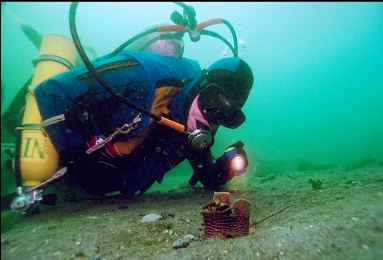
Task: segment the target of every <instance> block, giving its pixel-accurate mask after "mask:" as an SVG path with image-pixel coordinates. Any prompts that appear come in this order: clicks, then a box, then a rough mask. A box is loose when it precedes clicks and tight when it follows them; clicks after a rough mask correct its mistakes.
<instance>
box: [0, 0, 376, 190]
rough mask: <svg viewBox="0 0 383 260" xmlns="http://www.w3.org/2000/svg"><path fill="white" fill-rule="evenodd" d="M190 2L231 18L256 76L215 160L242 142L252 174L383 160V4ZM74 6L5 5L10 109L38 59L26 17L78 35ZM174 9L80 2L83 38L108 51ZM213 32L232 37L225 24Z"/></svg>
mask: <svg viewBox="0 0 383 260" xmlns="http://www.w3.org/2000/svg"><path fill="white" fill-rule="evenodd" d="M189 4H190V5H192V6H193V7H194V9H195V10H196V12H197V20H198V22H203V21H206V20H209V19H213V18H224V19H226V20H227V21H229V22H231V23H232V25H233V26H234V28H235V29H236V31H237V35H238V39H239V43H240V55H241V57H242V58H243V59H244V60H246V61H247V62H248V63H249V64H250V66H251V67H252V69H253V73H254V76H255V82H254V86H253V89H252V92H251V94H250V97H249V99H248V101H247V103H246V104H245V106H244V108H243V110H244V112H245V114H246V117H247V120H246V122H245V124H243V125H242V126H241V127H239V128H238V129H235V130H230V129H225V128H221V129H220V130H219V131H218V134H217V137H216V144H215V146H214V147H213V153H214V154H215V155H216V156H217V157H218V156H220V155H221V154H222V153H223V149H224V148H225V147H227V146H228V145H230V144H232V143H234V142H236V141H237V140H242V141H243V142H244V143H245V150H246V151H247V153H248V157H249V168H248V174H252V173H254V172H255V170H256V167H263V169H266V170H267V171H270V172H279V171H284V170H297V169H298V168H299V165H300V163H302V162H309V163H310V164H311V165H316V166H318V167H319V166H320V165H336V166H340V167H352V166H353V165H358V163H360V162H361V161H362V160H363V159H366V158H373V159H374V162H375V163H379V162H381V161H383V51H382V50H383V3H378V2H372V3H331V2H328V3H327V2H323V3H244V2H240V3H189ZM69 6H70V3H69V2H66V3H23V2H10V3H2V13H1V91H2V96H1V112H2V115H3V113H4V112H5V111H6V109H7V108H8V106H9V105H10V104H11V102H12V100H13V99H14V97H15V95H16V93H17V92H18V91H19V90H20V88H21V87H22V86H23V85H24V84H25V82H26V81H27V80H28V79H29V78H30V77H31V75H32V74H33V71H34V68H33V66H32V64H31V61H32V60H33V59H34V58H36V57H37V56H38V51H37V49H36V48H35V46H33V44H32V43H31V42H30V41H29V40H28V38H27V37H26V36H25V35H24V33H23V32H22V30H21V29H20V25H19V24H18V22H17V21H20V20H18V19H21V20H22V21H23V22H24V23H26V24H28V25H30V26H32V27H33V28H34V29H36V30H37V31H38V32H39V33H41V34H42V35H47V34H60V35H64V36H66V37H68V38H71V35H70V31H69V22H68V17H69ZM5 9H6V10H7V11H6V10H5ZM175 10H177V11H179V12H181V9H180V8H179V7H178V6H176V5H174V4H172V3H150V4H139V3H80V4H79V7H78V10H77V23H78V31H79V36H80V38H81V41H82V43H83V44H84V45H89V46H92V47H93V48H94V49H96V51H97V53H98V54H99V56H101V55H104V54H106V53H109V52H111V51H113V50H114V49H116V48H117V47H118V46H119V45H120V44H121V43H123V42H125V41H126V40H127V39H129V38H130V37H132V36H134V35H136V34H137V33H139V32H141V31H142V30H144V29H146V28H147V27H148V26H150V25H153V24H155V23H158V22H162V23H164V22H170V19H169V17H170V14H171V13H172V12H173V11H175ZM9 14H13V16H12V15H9ZM143 14H145V15H143ZM16 16H17V17H18V18H16ZM208 29H209V30H212V31H215V32H217V33H220V34H221V35H222V36H224V37H227V39H228V40H229V41H231V36H230V33H229V31H228V30H227V28H226V27H224V26H222V25H216V26H211V27H209V28H208ZM184 40H185V52H184V57H187V58H191V59H196V60H198V61H199V62H200V64H201V66H202V67H204V68H206V67H208V66H209V65H210V64H211V63H213V62H214V61H216V60H217V59H219V58H220V57H223V56H225V55H226V54H227V49H225V47H224V45H223V44H222V43H221V42H219V41H218V40H216V39H212V38H208V37H202V38H201V40H200V41H199V42H197V43H193V42H191V41H190V40H189V38H188V35H185V37H184ZM14 116H15V118H18V117H19V115H18V113H16V112H15V114H14ZM7 123H8V122H3V120H2V138H1V141H2V143H13V142H14V137H12V136H11V135H9V134H8V133H7V131H6V130H5V129H4V124H7ZM185 171H190V167H189V166H188V165H187V164H182V165H180V166H179V167H178V168H176V169H174V170H173V171H172V172H171V174H172V175H174V176H184V175H185ZM189 176H190V175H188V176H186V177H185V178H186V179H187V178H188V177H189ZM2 178H3V175H2ZM2 187H3V186H2Z"/></svg>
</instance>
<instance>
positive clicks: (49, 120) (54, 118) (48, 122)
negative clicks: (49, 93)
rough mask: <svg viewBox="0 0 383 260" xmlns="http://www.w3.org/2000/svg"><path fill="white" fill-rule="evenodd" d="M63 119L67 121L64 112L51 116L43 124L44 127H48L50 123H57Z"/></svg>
mask: <svg viewBox="0 0 383 260" xmlns="http://www.w3.org/2000/svg"><path fill="white" fill-rule="evenodd" d="M61 121H65V116H64V114H61V115H57V116H54V117H50V118H48V119H46V120H44V121H43V123H42V125H43V127H47V126H48V125H52V124H56V123H59V122H61Z"/></svg>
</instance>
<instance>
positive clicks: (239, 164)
mask: <svg viewBox="0 0 383 260" xmlns="http://www.w3.org/2000/svg"><path fill="white" fill-rule="evenodd" d="M225 156H226V158H227V159H228V160H229V166H230V172H231V173H232V174H233V175H234V176H240V175H242V174H243V173H244V172H245V169H246V166H247V160H246V158H245V157H244V156H243V155H242V154H240V153H238V150H237V148H236V147H229V148H227V149H226V150H225Z"/></svg>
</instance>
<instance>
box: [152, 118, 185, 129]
mask: <svg viewBox="0 0 383 260" xmlns="http://www.w3.org/2000/svg"><path fill="white" fill-rule="evenodd" d="M158 123H160V124H162V125H166V126H168V127H170V128H172V129H174V130H176V131H177V132H180V133H183V132H184V131H185V126H183V125H181V124H180V123H177V122H174V121H172V120H170V119H168V118H166V117H161V119H160V120H159V121H158Z"/></svg>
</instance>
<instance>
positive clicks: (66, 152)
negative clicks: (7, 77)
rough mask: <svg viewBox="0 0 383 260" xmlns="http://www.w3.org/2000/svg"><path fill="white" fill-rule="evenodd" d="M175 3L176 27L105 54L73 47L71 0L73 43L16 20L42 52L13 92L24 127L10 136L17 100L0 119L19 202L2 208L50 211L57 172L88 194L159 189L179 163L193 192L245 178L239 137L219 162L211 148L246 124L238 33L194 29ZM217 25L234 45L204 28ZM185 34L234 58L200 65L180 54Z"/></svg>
mask: <svg viewBox="0 0 383 260" xmlns="http://www.w3.org/2000/svg"><path fill="white" fill-rule="evenodd" d="M175 3H176V4H177V5H179V6H181V7H182V8H183V15H181V14H180V13H178V12H176V11H175V12H173V13H172V15H171V17H170V18H171V20H172V21H173V22H174V25H168V24H165V25H159V26H154V27H152V28H148V29H147V30H145V31H143V32H142V33H140V34H138V35H136V36H134V37H132V38H130V39H129V40H128V41H127V42H125V43H123V44H122V45H120V46H119V47H118V48H117V49H116V50H114V51H113V52H112V53H110V54H107V55H104V56H102V57H97V54H96V53H95V51H94V50H93V48H91V47H89V46H82V45H81V43H80V41H79V37H78V34H77V30H76V22H75V14H76V8H77V5H78V2H73V3H72V4H71V8H70V19H69V22H70V29H71V34H72V38H73V42H72V41H70V40H69V39H67V38H65V37H62V36H60V35H47V36H45V37H43V38H42V36H41V35H40V34H39V33H37V31H36V30H34V29H33V28H30V27H29V26H26V25H24V24H22V28H23V32H24V33H25V34H26V35H27V36H28V38H29V39H30V40H31V41H32V40H33V41H32V42H33V43H34V44H35V45H36V47H39V48H40V55H39V57H38V58H36V59H34V60H33V65H34V66H35V73H34V75H33V77H32V78H31V80H29V81H28V82H27V84H25V86H24V87H23V90H21V91H20V93H22V92H24V93H25V91H26V90H25V89H26V88H27V89H28V93H27V95H26V106H25V108H24V109H23V110H22V114H23V115H22V120H21V123H18V124H19V125H20V124H21V125H20V126H18V127H16V129H15V130H16V131H14V130H13V131H12V129H13V128H12V127H11V126H12V125H14V123H13V121H12V122H11V121H10V120H9V118H10V116H9V115H11V114H13V113H11V112H12V111H16V110H17V108H20V107H21V106H22V105H23V103H22V102H18V101H17V100H18V98H16V99H15V100H14V102H12V104H11V106H10V108H9V109H8V110H9V111H7V112H6V113H4V115H3V118H2V119H7V120H5V121H7V122H8V123H12V124H9V127H8V128H9V130H10V131H9V132H10V133H11V134H12V135H16V140H17V142H16V149H15V159H14V160H13V161H12V165H11V166H12V168H14V169H13V171H14V173H15V181H16V195H17V197H14V196H15V194H9V195H7V196H6V197H4V198H3V197H2V204H3V201H8V200H9V199H11V200H12V202H11V209H12V210H13V211H14V212H20V213H25V212H26V211H27V210H28V209H29V208H30V206H31V205H36V202H40V203H41V204H44V205H54V204H55V202H56V200H57V196H56V195H55V194H43V192H44V190H43V187H46V185H47V184H48V183H52V182H53V181H55V180H56V179H58V178H60V177H62V176H63V175H64V174H66V176H68V175H69V176H70V177H71V178H74V179H75V180H76V181H77V182H78V183H79V184H80V185H81V186H82V188H83V189H84V190H85V191H87V192H89V193H92V194H95V195H105V194H107V193H111V192H116V191H120V192H121V193H123V194H128V195H133V194H135V193H136V192H138V191H139V192H140V194H142V193H144V192H145V191H146V190H147V189H149V187H150V186H151V185H152V184H153V183H154V182H156V181H157V182H159V183H161V181H162V179H163V177H164V175H165V174H166V173H167V172H168V171H170V170H171V169H172V168H174V167H176V166H177V165H178V164H179V163H181V162H182V161H184V160H185V159H187V160H188V161H189V163H190V165H191V167H192V169H193V173H192V174H190V175H191V178H190V180H189V184H190V185H191V186H195V185H196V184H197V182H200V183H202V184H203V185H204V186H205V187H208V188H217V187H219V186H221V185H224V184H226V183H227V182H229V181H230V180H231V179H233V178H234V177H235V176H239V175H241V174H243V173H244V172H245V169H246V167H247V165H248V161H247V157H246V152H245V151H244V149H243V147H244V144H243V143H242V142H241V141H238V142H236V143H234V144H232V145H230V146H228V147H227V148H226V149H225V151H224V153H223V155H221V156H219V157H218V158H217V159H216V158H215V157H214V156H213V155H212V152H211V147H212V146H213V144H214V137H215V135H216V133H217V130H218V128H219V126H223V127H227V128H230V129H235V128H237V127H239V126H240V125H242V124H243V122H244V121H245V115H244V113H243V112H242V110H241V109H242V107H243V105H244V104H245V102H246V100H247V98H248V96H249V93H250V91H251V88H252V85H253V80H254V79H253V73H252V70H251V68H250V67H249V65H248V64H247V63H246V62H245V61H244V60H242V59H240V58H238V41H237V37H236V33H235V30H234V28H233V27H232V25H231V24H230V23H229V22H228V21H226V20H224V19H221V18H217V19H211V20H208V21H205V22H202V23H199V24H198V23H197V20H196V19H195V16H196V14H195V11H194V8H192V7H191V6H187V5H185V4H183V3H181V2H175ZM215 24H224V25H226V26H227V27H228V28H229V29H230V31H231V34H232V36H233V45H232V44H231V43H229V42H228V41H227V40H226V39H225V38H223V37H222V36H220V35H219V34H217V33H215V32H213V31H209V30H206V29H205V28H206V27H208V26H211V25H215ZM185 32H187V33H188V34H189V37H190V40H191V41H192V42H197V41H198V40H199V39H200V37H201V35H207V36H211V37H214V38H217V39H219V40H221V41H222V42H224V43H225V44H226V45H227V46H228V47H229V48H230V49H231V51H232V52H233V56H234V57H231V58H224V59H220V60H218V61H216V62H214V63H213V64H212V65H211V66H210V67H208V68H207V69H201V67H200V65H199V63H198V62H197V61H195V60H191V59H187V58H184V57H183V51H184V42H183V35H184V33H185ZM57 46H59V48H57ZM76 49H77V53H76V51H75V50H76ZM85 50H86V51H87V52H88V53H90V54H91V55H92V56H93V60H92V61H90V60H89V59H88V56H87V54H85ZM78 55H79V56H80V57H81V59H79V56H78ZM84 65H85V66H84ZM22 96H23V95H22V94H21V95H19V94H18V95H17V97H22ZM2 121H3V120H2ZM5 121H4V122H5ZM57 169H58V170H57ZM56 170H57V171H56ZM55 171H56V172H55ZM5 204H8V203H4V205H5Z"/></svg>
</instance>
